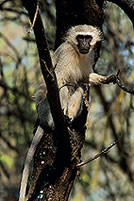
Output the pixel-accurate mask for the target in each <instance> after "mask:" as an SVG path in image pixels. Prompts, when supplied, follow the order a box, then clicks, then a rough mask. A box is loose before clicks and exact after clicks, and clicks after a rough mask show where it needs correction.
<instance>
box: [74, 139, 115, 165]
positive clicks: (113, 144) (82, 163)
mask: <svg viewBox="0 0 134 201" xmlns="http://www.w3.org/2000/svg"><path fill="white" fill-rule="evenodd" d="M118 142H119V139H118V140H116V141H115V142H113V143H112V144H110V145H109V146H108V147H107V148H105V149H103V150H102V151H101V152H99V153H98V154H96V155H95V156H93V157H91V158H89V159H87V160H86V161H83V162H81V163H79V164H78V165H77V167H81V166H83V165H86V164H87V163H90V162H91V161H93V160H95V159H97V158H99V157H100V156H102V155H103V154H106V153H107V152H108V151H109V150H110V149H111V148H112V147H113V146H115V145H116V144H117V143H118Z"/></svg>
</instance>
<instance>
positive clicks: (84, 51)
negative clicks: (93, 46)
mask: <svg viewBox="0 0 134 201" xmlns="http://www.w3.org/2000/svg"><path fill="white" fill-rule="evenodd" d="M79 51H80V53H81V54H88V52H89V49H80V50H79Z"/></svg>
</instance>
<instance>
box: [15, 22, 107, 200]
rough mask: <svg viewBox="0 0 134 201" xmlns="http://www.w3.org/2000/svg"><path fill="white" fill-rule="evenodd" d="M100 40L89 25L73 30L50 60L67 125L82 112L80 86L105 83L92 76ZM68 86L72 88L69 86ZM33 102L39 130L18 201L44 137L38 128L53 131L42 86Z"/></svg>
mask: <svg viewBox="0 0 134 201" xmlns="http://www.w3.org/2000/svg"><path fill="white" fill-rule="evenodd" d="M101 40H102V37H101V31H100V30H99V29H98V28H96V27H93V26H89V25H78V26H74V27H72V28H71V29H69V31H68V32H67V33H66V37H65V42H63V43H62V44H61V45H60V46H59V47H58V49H57V50H56V51H55V52H54V55H53V57H52V62H53V67H54V70H55V73H56V77H57V82H58V88H59V94H60V102H61V107H62V109H63V111H64V114H65V115H67V116H68V117H69V118H70V120H71V121H73V120H74V119H76V118H77V116H79V115H80V113H81V111H82V103H83V94H84V90H83V88H82V87H80V84H81V83H88V84H93V85H98V84H101V83H106V81H107V80H108V78H109V77H106V76H101V75H98V74H96V73H92V67H93V65H94V58H95V52H94V46H95V44H96V43H97V42H99V41H101ZM71 84H72V86H70V85H71ZM35 98H36V109H37V113H38V119H39V126H38V129H37V131H36V133H35V135H34V138H33V141H32V144H31V147H30V149H29V151H28V154H27V158H26V162H25V167H24V170H23V175H22V182H21V190H20V199H19V201H24V199H25V192H26V185H27V180H28V175H29V168H30V163H31V161H32V159H33V156H34V153H35V150H36V147H37V145H38V143H39V141H40V139H41V137H42V136H43V134H44V131H43V129H42V128H41V127H43V128H44V126H45V127H46V128H50V129H54V121H53V118H52V114H51V110H50V106H49V102H48V99H47V89H46V85H45V84H42V85H41V86H40V87H39V89H38V90H37V92H36V94H35Z"/></svg>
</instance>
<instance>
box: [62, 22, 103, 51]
mask: <svg viewBox="0 0 134 201" xmlns="http://www.w3.org/2000/svg"><path fill="white" fill-rule="evenodd" d="M66 40H67V42H69V43H70V44H72V45H73V46H74V48H75V49H76V50H77V51H78V53H81V54H88V53H89V51H90V50H91V49H93V47H94V46H95V44H96V43H97V42H99V41H101V40H102V33H101V31H100V29H99V28H97V27H93V26H91V25H78V26H74V27H72V28H71V29H69V31H68V32H67V34H66Z"/></svg>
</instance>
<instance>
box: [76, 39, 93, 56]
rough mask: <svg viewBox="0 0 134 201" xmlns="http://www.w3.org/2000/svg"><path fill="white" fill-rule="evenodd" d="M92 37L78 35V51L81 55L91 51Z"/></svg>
mask: <svg viewBox="0 0 134 201" xmlns="http://www.w3.org/2000/svg"><path fill="white" fill-rule="evenodd" d="M92 38H93V37H92V36H90V35H78V36H77V38H76V39H77V41H78V49H79V52H80V53H81V54H88V52H89V50H90V46H91V45H90V42H91V40H92Z"/></svg>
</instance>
